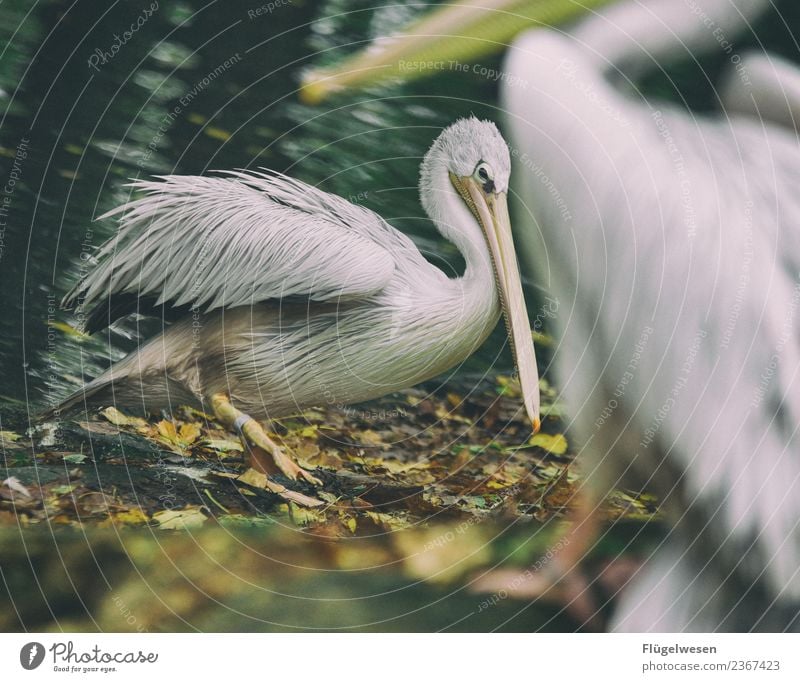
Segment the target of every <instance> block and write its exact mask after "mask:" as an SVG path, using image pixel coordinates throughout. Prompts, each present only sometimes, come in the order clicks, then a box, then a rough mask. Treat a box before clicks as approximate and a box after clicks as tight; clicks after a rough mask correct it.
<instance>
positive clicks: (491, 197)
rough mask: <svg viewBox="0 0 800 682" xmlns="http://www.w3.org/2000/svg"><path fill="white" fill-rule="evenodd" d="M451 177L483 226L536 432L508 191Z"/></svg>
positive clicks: (534, 386) (533, 374) (535, 387)
mask: <svg viewBox="0 0 800 682" xmlns="http://www.w3.org/2000/svg"><path fill="white" fill-rule="evenodd" d="M450 180H451V182H452V183H453V186H454V187H455V188H456V190H457V191H458V193H459V194H460V195H461V197H462V198H463V199H464V201H465V202H466V203H467V205H468V206H469V208H470V210H471V211H472V213H473V215H474V216H475V218H477V220H478V223H480V226H481V228H482V229H483V234H484V236H485V238H486V243H487V245H488V246H489V253H490V254H491V257H492V264H493V266H494V273H495V278H496V280H497V288H498V290H499V293H500V304H501V307H502V309H503V317H504V318H505V322H506V329H507V330H508V337H509V339H510V341H511V350H512V352H513V354H514V362H515V363H516V366H517V372H518V373H519V384H520V387H521V389H522V400H523V402H524V404H525V411H526V412H527V413H528V418H529V419H530V421H531V424H532V425H533V432H534V433H536V432H537V431H539V428H540V426H541V418H540V414H539V370H538V368H537V366H536V355H535V354H534V352H533V339H532V337H531V325H530V322H529V320H528V311H527V309H526V307H525V297H524V296H523V294H522V278H521V277H520V274H519V267H518V266H517V254H516V251H515V249H514V239H513V237H512V235H511V219H510V218H509V217H508V203H507V201H506V193H505V192H484V190H483V188H482V187H481V185H480V184H479V183H478V182H477V181H476V180H475V179H474V178H473V177H470V176H467V177H459V176H456V175H453V174H452V173H451V174H450Z"/></svg>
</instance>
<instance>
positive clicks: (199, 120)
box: [186, 114, 208, 125]
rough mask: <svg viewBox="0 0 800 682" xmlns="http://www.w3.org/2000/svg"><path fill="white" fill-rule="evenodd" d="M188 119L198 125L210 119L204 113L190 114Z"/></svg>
mask: <svg viewBox="0 0 800 682" xmlns="http://www.w3.org/2000/svg"><path fill="white" fill-rule="evenodd" d="M186 119H187V120H188V121H189V123H196V124H197V125H202V124H203V123H205V122H206V121H207V120H208V119H207V118H206V117H205V116H203V115H202V114H189V115H188V116H187V117H186Z"/></svg>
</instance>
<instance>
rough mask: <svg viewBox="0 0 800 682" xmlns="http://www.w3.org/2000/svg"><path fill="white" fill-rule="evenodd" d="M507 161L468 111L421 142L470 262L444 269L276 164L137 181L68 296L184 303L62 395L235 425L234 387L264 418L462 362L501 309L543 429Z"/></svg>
mask: <svg viewBox="0 0 800 682" xmlns="http://www.w3.org/2000/svg"><path fill="white" fill-rule="evenodd" d="M509 173H510V161H509V156H508V148H507V146H506V144H505V142H504V141H503V139H502V137H501V136H500V134H499V132H498V131H497V128H496V127H495V126H494V125H493V124H492V123H489V122H481V121H478V120H477V119H474V118H472V119H466V120H462V121H459V122H457V123H455V124H454V125H452V126H450V127H449V128H447V129H446V130H445V131H444V132H443V133H442V134H441V135H440V136H439V138H438V139H437V140H436V141H435V142H434V144H433V146H432V147H431V149H430V150H429V152H428V153H427V155H426V156H425V159H424V161H423V164H422V169H421V180H420V193H421V198H422V203H423V206H424V208H425V209H426V211H427V212H428V214H429V216H430V217H431V219H432V220H433V222H434V224H435V225H436V227H437V228H438V229H439V231H440V232H441V233H442V235H444V236H445V237H446V238H448V239H450V240H451V241H452V242H453V243H455V244H456V246H457V247H458V248H459V249H460V251H461V252H462V254H463V255H464V258H465V261H466V270H465V272H464V274H463V276H461V277H456V278H453V279H450V278H448V277H447V276H446V275H445V274H444V273H443V272H442V271H441V270H439V269H438V268H437V267H435V266H434V265H432V264H430V263H429V262H428V261H426V260H425V258H424V257H423V256H422V254H421V253H420V252H419V250H418V249H417V248H416V247H415V246H414V244H413V243H412V241H411V240H410V239H409V238H408V237H406V236H405V235H403V234H402V233H400V232H399V231H397V230H395V229H394V228H392V227H391V226H390V225H389V224H387V223H386V221H384V220H383V219H382V218H381V217H380V216H378V215H376V214H375V213H373V212H372V211H369V210H367V209H365V208H363V207H360V206H356V205H353V204H351V203H349V202H347V201H345V200H344V199H342V198H340V197H337V196H334V195H331V194H327V193H325V192H322V191H320V190H318V189H316V188H314V187H311V186H309V185H306V184H305V183H302V182H299V181H297V180H293V179H290V178H287V177H285V176H282V175H278V174H276V173H270V172H259V173H254V172H245V171H235V172H228V173H226V174H224V175H223V176H222V177H182V176H167V177H163V178H161V179H160V181H151V182H137V183H134V189H135V190H138V191H141V192H143V193H144V194H143V196H141V197H140V198H137V199H134V200H133V201H131V202H129V203H127V204H125V205H123V206H120V207H119V208H117V209H115V210H114V211H111V212H110V213H108V214H106V216H104V217H114V216H118V217H119V218H120V223H121V226H120V232H119V234H118V236H117V237H116V238H115V239H112V240H111V241H110V242H108V243H107V244H106V245H105V246H104V247H103V248H102V249H101V250H100V252H99V260H100V263H99V265H98V266H97V267H96V268H95V269H94V270H93V271H92V272H91V273H90V274H89V275H88V276H87V277H86V278H85V279H84V280H83V281H81V282H80V283H78V285H77V286H76V287H75V288H74V289H73V291H72V292H70V294H68V295H67V297H66V299H65V303H66V305H68V306H71V305H75V304H80V305H81V306H82V307H83V308H84V309H87V310H89V309H91V311H92V312H91V313H90V315H89V317H88V320H87V327H88V329H89V330H90V331H93V330H97V329H100V328H102V327H104V326H106V325H108V324H110V323H111V322H113V321H114V320H115V319H116V318H117V317H120V316H122V315H125V314H127V313H129V312H133V311H138V312H142V313H150V314H163V315H164V317H165V318H177V319H176V321H175V322H174V324H171V325H169V326H167V327H166V328H165V329H164V330H163V332H162V333H161V334H160V335H158V336H156V337H155V338H153V339H151V340H150V341H149V342H147V343H146V344H144V345H143V346H142V347H140V348H139V349H138V350H137V351H136V352H134V353H132V354H131V355H129V356H128V357H127V358H125V359H124V360H123V361H121V362H119V363H117V364H115V365H114V366H112V367H111V368H110V369H109V370H108V372H106V373H105V374H104V375H102V376H101V377H99V378H97V379H95V380H94V381H93V382H91V383H90V384H88V385H87V386H86V387H85V388H84V389H83V390H82V391H79V392H78V393H77V394H75V395H74V396H72V397H70V398H68V399H67V400H66V401H65V402H64V403H63V404H62V405H61V407H60V409H61V410H62V411H63V410H66V409H71V408H74V407H76V406H79V405H83V404H85V405H98V404H111V403H114V404H117V405H120V406H123V407H131V406H133V407H139V406H142V407H144V408H146V409H148V410H155V409H165V408H166V409H171V408H174V407H176V406H178V405H179V404H182V403H187V402H188V403H189V404H193V405H199V406H203V407H205V408H206V409H209V404H211V405H212V406H214V407H215V409H217V408H218V407H219V406H222V407H223V408H224V409H223V410H222V412H224V415H223V413H222V412H219V410H218V412H219V414H218V416H220V418H221V419H223V421H225V419H228V418H230V419H229V421H230V422H231V424H230V425H233V424H238V423H239V422H240V421H241V419H239V421H237V419H238V418H237V417H236V416H235V413H234V412H233V411H231V410H228V407H229V403H232V404H233V405H235V407H236V410H239V411H243V412H244V413H247V414H242V415H240V416H241V418H242V419H243V418H244V417H247V418H248V419H250V415H253V416H255V417H258V418H260V419H269V418H274V417H279V416H282V415H286V414H289V413H294V412H296V411H297V410H301V409H303V408H305V407H309V406H313V405H324V404H336V405H346V404H349V403H353V402H360V401H364V400H368V399H370V398H374V397H377V396H381V395H384V394H386V393H390V392H392V391H395V390H398V389H401V388H405V387H408V386H411V385H413V384H416V383H419V382H420V381H423V380H425V379H428V378H431V377H433V376H436V375H437V374H440V373H442V372H443V371H445V370H446V369H448V368H450V367H453V366H454V365H457V364H458V363H460V362H461V361H463V360H464V359H465V358H466V357H468V356H469V355H470V354H471V353H472V352H473V351H474V350H476V349H477V347H478V346H479V345H480V344H481V343H482V342H483V341H484V339H485V338H486V337H487V335H488V334H489V333H490V332H491V330H492V329H493V328H494V326H495V325H496V323H497V320H498V318H499V316H500V313H501V310H502V311H504V312H505V314H506V320H507V323H508V327H509V332H510V333H511V334H512V338H513V339H514V343H515V345H514V350H515V359H516V361H517V364H518V366H519V367H520V372H521V377H522V379H523V394H524V400H525V408H526V410H527V412H528V414H529V416H530V418H531V420H532V421H533V423H534V427H537V426H538V377H537V375H536V363H535V359H534V357H533V349H532V342H531V337H530V326H529V324H528V319H527V313H526V311H525V307H524V301H523V300H522V289H521V284H520V280H519V272H518V270H517V266H516V260H515V257H514V255H513V245H512V243H511V230H510V225H509V223H508V213H507V209H506V208H505V201H506V200H505V194H506V189H507V187H508V182H509ZM225 415H227V416H225ZM231 415H233V416H231ZM237 428H238V426H237ZM256 435H259V434H256ZM259 437H260V436H259ZM264 438H266V436H264ZM264 443H267V441H266V440H264V439H263V438H262V440H261V442H260V443H256V445H258V446H259V447H262V449H266V447H267V446H266V445H264ZM269 447H272V446H271V445H270V446H269ZM278 456H280V455H278ZM287 469H291V468H290V467H286V468H284V473H287V475H290V476H292V475H293V474H297V473H298V471H296V470H295V469H291V470H288V471H287Z"/></svg>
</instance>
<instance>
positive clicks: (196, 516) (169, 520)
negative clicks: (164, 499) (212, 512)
mask: <svg viewBox="0 0 800 682" xmlns="http://www.w3.org/2000/svg"><path fill="white" fill-rule="evenodd" d="M201 510H202V508H201V507H196V506H189V507H185V508H184V509H177V510H172V509H168V510H164V511H160V512H156V513H155V514H153V521H156V522H157V523H158V527H159V528H160V529H162V530H191V529H192V528H199V527H200V526H202V525H203V524H204V523H205V522H206V521H207V520H208V517H207V516H206V515H205V514H203V512H202V511H201Z"/></svg>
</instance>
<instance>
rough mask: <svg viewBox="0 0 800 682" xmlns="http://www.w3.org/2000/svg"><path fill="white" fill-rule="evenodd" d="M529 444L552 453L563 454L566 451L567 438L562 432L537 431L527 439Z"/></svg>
mask: <svg viewBox="0 0 800 682" xmlns="http://www.w3.org/2000/svg"><path fill="white" fill-rule="evenodd" d="M528 444H529V445H533V446H535V447H537V448H542V450H546V451H547V452H549V453H551V454H553V455H563V454H564V453H565V452H566V451H567V439H566V438H565V437H564V434H562V433H557V434H554V435H551V434H549V433H537V434H536V435H535V436H533V437H532V438H531V439H530V440H529V441H528Z"/></svg>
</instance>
